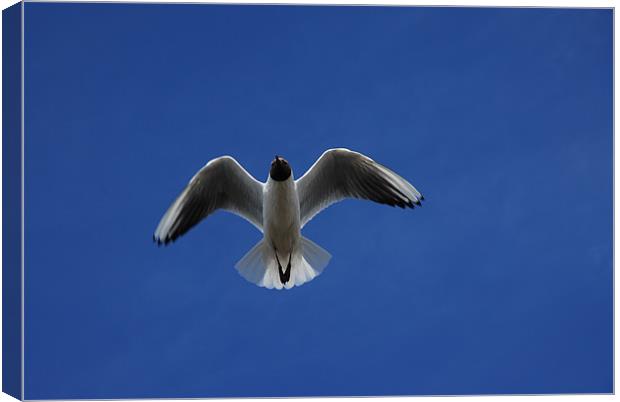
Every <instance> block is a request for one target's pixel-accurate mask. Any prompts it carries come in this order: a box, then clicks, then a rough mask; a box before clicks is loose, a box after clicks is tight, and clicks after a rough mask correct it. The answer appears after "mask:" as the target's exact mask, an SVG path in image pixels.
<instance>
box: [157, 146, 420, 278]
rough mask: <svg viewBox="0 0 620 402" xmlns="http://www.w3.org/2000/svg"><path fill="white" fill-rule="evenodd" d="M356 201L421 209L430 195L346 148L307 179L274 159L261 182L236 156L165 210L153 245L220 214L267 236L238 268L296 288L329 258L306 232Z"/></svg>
mask: <svg viewBox="0 0 620 402" xmlns="http://www.w3.org/2000/svg"><path fill="white" fill-rule="evenodd" d="M347 198H358V199H363V200H370V201H374V202H376V203H379V204H386V205H389V206H392V207H400V208H403V209H405V208H411V209H413V208H414V206H421V205H422V203H421V202H422V201H423V200H424V197H423V196H422V194H421V193H420V192H419V191H418V190H416V188H415V187H414V186H413V185H412V184H411V183H409V182H408V181H407V180H405V179H404V178H402V177H401V176H399V175H398V174H396V173H395V172H393V171H392V170H390V169H388V168H387V167H385V166H383V165H381V164H379V163H377V162H375V161H374V160H372V159H371V158H369V157H368V156H366V155H363V154H361V153H359V152H355V151H351V150H348V149H346V148H334V149H328V150H327V151H325V152H324V153H323V154H322V155H321V156H320V157H319V159H317V160H316V162H315V163H314V164H313V165H312V166H311V167H310V169H308V171H307V172H306V173H304V175H303V176H301V177H300V178H299V179H297V180H295V178H294V175H293V169H292V168H291V165H290V164H289V162H288V161H287V160H286V159H284V158H283V157H282V156H278V155H276V156H275V158H274V159H273V161H271V166H270V169H269V175H268V177H267V181H266V182H265V183H262V182H260V181H258V180H257V179H255V178H254V177H253V176H252V175H251V174H250V173H248V172H247V171H246V170H245V169H244V168H243V167H242V166H241V165H240V164H239V162H237V161H236V160H235V159H234V158H232V157H231V156H221V157H218V158H215V159H212V160H211V161H209V162H208V163H207V164H206V165H205V166H204V167H203V168H202V169H200V170H199V171H198V172H197V173H196V174H195V175H194V177H193V178H192V179H191V180H190V182H189V184H188V185H187V186H186V187H185V189H184V190H183V191H182V192H181V194H180V195H179V196H178V197H177V198H176V199H175V200H174V202H173V203H172V205H170V207H169V208H168V210H167V211H166V212H165V214H164V215H163V217H162V218H161V220H160V221H159V224H158V225H157V228H156V229H155V233H154V234H153V240H154V241H155V242H156V243H157V244H158V245H162V244H163V245H168V244H170V243H172V242H174V241H175V240H177V239H178V238H179V237H180V236H181V235H183V234H185V233H186V232H187V231H188V230H190V229H191V228H193V227H194V226H195V225H197V224H198V223H199V222H200V221H202V220H203V219H204V218H206V217H207V216H209V215H211V214H212V213H214V212H215V211H217V210H225V211H228V212H232V213H234V214H236V215H238V216H240V217H242V218H244V219H246V220H247V221H249V222H250V223H251V224H253V225H254V226H255V227H256V228H257V229H258V230H259V231H261V232H262V234H263V238H262V239H261V240H260V241H259V242H258V243H257V244H256V245H255V246H254V247H252V248H251V249H250V251H248V252H247V253H246V254H245V256H244V257H243V258H241V260H239V261H238V262H237V264H235V268H236V270H237V271H238V272H239V274H240V275H241V276H242V277H243V278H245V279H246V280H248V281H249V282H251V283H253V284H255V285H258V286H260V287H264V288H268V289H278V290H280V289H291V288H293V287H294V286H301V285H303V284H304V283H307V282H309V281H311V280H312V279H314V278H316V277H317V276H318V275H320V274H321V273H322V272H323V270H324V269H325V267H326V266H327V265H328V263H329V261H330V259H331V254H329V252H327V251H325V250H324V249H323V248H321V247H320V246H318V245H317V244H316V243H314V242H313V241H312V240H310V239H308V238H306V237H305V236H303V235H302V234H301V230H302V229H303V228H304V226H305V225H306V224H307V223H308V222H310V220H311V219H312V218H314V217H315V216H316V215H317V214H318V213H319V212H321V211H322V210H323V209H325V208H327V207H328V206H330V205H332V204H334V203H336V202H339V201H342V200H344V199H347Z"/></svg>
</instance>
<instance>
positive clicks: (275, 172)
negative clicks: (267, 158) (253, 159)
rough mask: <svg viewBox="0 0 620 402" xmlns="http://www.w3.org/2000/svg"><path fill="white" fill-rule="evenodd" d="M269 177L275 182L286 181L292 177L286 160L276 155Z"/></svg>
mask: <svg viewBox="0 0 620 402" xmlns="http://www.w3.org/2000/svg"><path fill="white" fill-rule="evenodd" d="M269 176H271V179H272V180H275V181H284V180H286V179H288V178H289V177H291V167H290V166H289V164H288V162H287V161H286V159H284V158H282V157H280V156H278V155H276V158H275V159H274V160H273V161H272V162H271V170H270V171H269Z"/></svg>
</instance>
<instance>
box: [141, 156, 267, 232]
mask: <svg viewBox="0 0 620 402" xmlns="http://www.w3.org/2000/svg"><path fill="white" fill-rule="evenodd" d="M218 209H224V210H227V211H230V212H233V213H235V214H237V215H239V216H241V217H242V218H245V219H247V220H248V221H249V222H250V223H252V224H253V225H254V226H256V227H257V228H258V230H260V231H262V230H263V183H261V182H259V181H258V180H256V179H255V178H254V177H252V175H250V174H249V173H248V172H247V171H246V170H245V169H244V168H243V167H241V165H240V164H239V163H238V162H237V161H236V160H234V159H233V158H231V157H230V156H222V157H220V158H216V159H213V160H211V161H210V162H209V163H207V164H206V165H205V167H203V168H202V169H200V171H199V172H198V173H196V175H195V176H194V177H193V178H192V180H190V182H189V184H188V185H187V187H186V188H185V190H183V192H182V193H181V195H179V196H178V198H177V199H176V200H175V201H174V203H172V205H171V206H170V208H168V211H167V212H166V214H165V215H164V216H163V217H162V218H161V221H160V222H159V225H158V226H157V229H156V230H155V234H154V235H153V240H155V241H156V242H157V243H158V244H162V243H163V244H168V243H169V242H172V241H174V240H176V239H177V238H178V237H179V236H181V235H182V234H184V233H185V232H187V231H188V230H189V229H191V228H192V227H193V226H194V225H196V224H197V223H198V222H200V221H201V220H202V219H204V218H206V217H207V216H209V215H210V214H212V213H213V212H215V211H216V210H218Z"/></svg>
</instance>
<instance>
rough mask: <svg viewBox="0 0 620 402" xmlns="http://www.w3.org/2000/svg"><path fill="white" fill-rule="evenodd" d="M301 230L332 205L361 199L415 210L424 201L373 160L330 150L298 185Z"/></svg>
mask: <svg viewBox="0 0 620 402" xmlns="http://www.w3.org/2000/svg"><path fill="white" fill-rule="evenodd" d="M295 183H296V185H297V193H298V194H299V206H300V215H301V226H302V227H303V226H304V225H305V224H306V223H308V221H310V219H312V218H313V217H314V216H315V215H316V214H318V213H319V212H321V211H322V210H323V209H325V208H327V207H328V206H330V205H331V204H333V203H335V202H338V201H341V200H343V199H345V198H361V199H366V200H370V201H374V202H378V203H380V204H387V205H391V206H399V207H401V208H405V207H410V208H413V204H417V205H420V201H421V200H423V199H424V197H422V194H420V192H419V191H418V190H416V189H415V187H413V186H412V185H411V184H410V183H409V182H408V181H407V180H405V179H403V178H402V177H400V176H399V175H397V174H396V173H394V172H392V171H391V170H390V169H388V168H386V167H385V166H383V165H380V164H379V163H377V162H375V161H373V160H372V159H370V158H369V157H367V156H365V155H362V154H360V153H358V152H353V151H349V150H348V149H344V148H336V149H330V150H327V151H325V152H324V153H323V155H321V157H320V158H319V159H318V160H317V161H316V162H315V163H314V165H312V167H311V168H310V169H309V170H308V171H307V172H306V173H305V174H304V175H303V176H302V177H301V178H300V179H298V180H297V181H296V182H295Z"/></svg>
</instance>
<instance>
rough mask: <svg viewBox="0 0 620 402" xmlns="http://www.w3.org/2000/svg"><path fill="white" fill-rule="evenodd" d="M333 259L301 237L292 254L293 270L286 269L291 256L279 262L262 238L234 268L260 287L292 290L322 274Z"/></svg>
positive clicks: (291, 268)
mask: <svg viewBox="0 0 620 402" xmlns="http://www.w3.org/2000/svg"><path fill="white" fill-rule="evenodd" d="M331 258H332V256H331V255H330V254H329V253H328V252H327V251H325V250H324V249H322V248H321V247H320V246H318V245H317V244H316V243H314V242H313V241H312V240H310V239H307V238H305V237H303V236H302V237H301V240H300V242H299V245H298V247H297V249H295V250H293V253H292V255H291V256H290V271H288V272H286V268H287V266H288V264H287V263H288V262H289V259H288V258H286V259H282V260H280V261H279V260H278V258H277V257H276V255H275V252H274V250H273V248H271V247H270V246H269V245H268V244H267V243H266V242H265V241H264V239H263V240H261V241H259V242H258V243H257V244H256V245H255V246H254V247H252V249H251V250H250V251H248V252H247V254H246V255H245V256H244V257H243V258H242V259H241V260H239V262H238V263H237V264H236V265H235V268H236V269H237V271H239V274H240V275H241V276H243V277H244V278H245V279H246V280H247V281H249V282H252V283H254V284H256V285H257V286H261V287H265V288H268V289H278V290H279V289H291V288H292V287H293V286H301V285H303V284H304V283H306V282H309V281H311V280H312V279H314V278H316V277H317V276H318V275H320V274H321V273H322V272H323V270H324V269H325V267H326V266H327V264H328V263H329V260H330V259H331ZM280 263H284V264H285V266H282V265H281V264H280ZM284 273H286V274H284Z"/></svg>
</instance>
